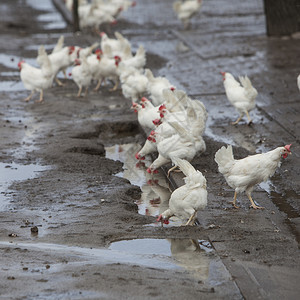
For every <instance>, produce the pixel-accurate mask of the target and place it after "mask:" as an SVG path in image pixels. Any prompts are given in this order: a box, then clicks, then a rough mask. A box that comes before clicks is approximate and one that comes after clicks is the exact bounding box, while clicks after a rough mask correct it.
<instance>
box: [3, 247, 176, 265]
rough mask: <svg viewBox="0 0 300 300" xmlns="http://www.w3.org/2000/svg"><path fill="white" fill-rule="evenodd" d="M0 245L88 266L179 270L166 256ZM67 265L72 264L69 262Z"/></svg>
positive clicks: (110, 250) (112, 250)
mask: <svg viewBox="0 0 300 300" xmlns="http://www.w3.org/2000/svg"><path fill="white" fill-rule="evenodd" d="M0 245H3V246H10V247H15V246H18V247H19V248H21V247H23V248H27V249H32V250H38V251H45V252H47V254H48V255H51V254H52V255H59V254H64V255H65V254H66V253H67V254H68V255H69V256H70V257H73V259H74V260H76V262H75V263H77V262H78V260H81V261H86V262H88V263H89V264H104V265H106V264H113V263H121V264H130V265H140V266H144V267H150V268H159V269H176V268H179V266H177V265H176V264H174V261H173V260H172V259H171V258H170V257H169V256H167V255H155V254H144V253H140V254H135V253H130V252H126V251H119V250H114V249H104V248H83V247H76V246H65V245H58V244H47V243H18V242H14V243H10V242H5V241H0ZM68 264H72V261H69V262H68ZM59 268H61V265H57V266H56V267H55V266H51V270H53V271H55V270H59Z"/></svg>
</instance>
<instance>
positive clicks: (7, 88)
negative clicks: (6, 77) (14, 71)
mask: <svg viewBox="0 0 300 300" xmlns="http://www.w3.org/2000/svg"><path fill="white" fill-rule="evenodd" d="M0 90H1V91H3V92H13V91H24V90H26V89H25V87H24V85H23V82H22V81H1V82H0Z"/></svg>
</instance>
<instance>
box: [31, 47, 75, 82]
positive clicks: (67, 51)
mask: <svg viewBox="0 0 300 300" xmlns="http://www.w3.org/2000/svg"><path fill="white" fill-rule="evenodd" d="M74 51H75V47H74V46H69V47H63V48H62V49H61V50H58V49H56V50H55V51H52V53H51V54H49V55H48V58H49V60H50V62H51V66H52V72H53V75H54V79H55V81H56V83H57V84H58V85H59V86H63V85H64V84H63V83H62V82H61V81H60V80H59V79H58V78H57V77H56V76H57V74H58V73H59V72H60V71H63V73H64V75H65V77H66V71H65V70H66V68H67V67H69V66H71V65H72V63H73V62H74V57H75V56H74V55H73V54H74ZM37 62H38V64H39V65H40V66H42V65H43V62H44V58H43V55H42V57H40V54H38V56H37Z"/></svg>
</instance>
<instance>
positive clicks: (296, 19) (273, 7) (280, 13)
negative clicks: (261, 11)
mask: <svg viewBox="0 0 300 300" xmlns="http://www.w3.org/2000/svg"><path fill="white" fill-rule="evenodd" d="M264 6H265V15H266V26H267V35H269V36H282V35H290V34H292V33H295V32H297V31H300V0H264Z"/></svg>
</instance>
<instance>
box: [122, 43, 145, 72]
mask: <svg viewBox="0 0 300 300" xmlns="http://www.w3.org/2000/svg"><path fill="white" fill-rule="evenodd" d="M121 55H122V54H121ZM126 57H127V58H126ZM121 58H122V56H121ZM122 62H123V63H124V65H125V66H126V67H133V68H136V69H138V70H142V69H143V68H144V67H145V65H146V51H145V48H144V47H143V46H142V45H140V46H139V48H138V50H137V51H136V53H135V55H134V56H132V57H129V56H128V55H127V56H125V59H123V58H122Z"/></svg>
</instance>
